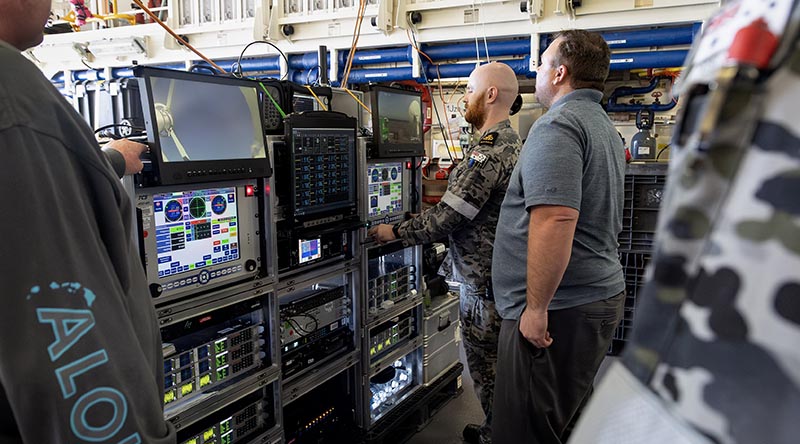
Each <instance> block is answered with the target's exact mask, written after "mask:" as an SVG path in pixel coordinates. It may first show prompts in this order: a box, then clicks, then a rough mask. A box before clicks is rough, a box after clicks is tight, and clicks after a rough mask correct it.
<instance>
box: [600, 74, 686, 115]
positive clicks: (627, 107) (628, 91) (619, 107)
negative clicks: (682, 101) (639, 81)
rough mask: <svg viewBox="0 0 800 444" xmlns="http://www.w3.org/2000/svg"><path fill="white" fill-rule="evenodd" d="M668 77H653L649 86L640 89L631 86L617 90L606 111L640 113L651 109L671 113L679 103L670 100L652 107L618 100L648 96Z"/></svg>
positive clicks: (613, 93)
mask: <svg viewBox="0 0 800 444" xmlns="http://www.w3.org/2000/svg"><path fill="white" fill-rule="evenodd" d="M666 78H668V77H665V76H657V77H653V79H652V80H650V84H649V85H647V86H642V87H639V88H633V87H630V86H620V87H619V88H617V89H615V90H614V91H613V92H612V93H611V95H610V96H609V97H608V103H607V104H606V107H605V108H606V111H608V112H635V111H640V110H642V109H649V110H653V111H654V112H660V111H669V110H671V109H672V108H675V105H677V102H675V101H673V100H670V101H669V103H661V104H651V105H631V104H625V103H617V100H618V99H619V98H620V97H625V96H633V95H636V94H647V93H649V92H652V91H653V90H654V89H656V87H657V86H658V83H659V82H660V81H661V80H663V79H666Z"/></svg>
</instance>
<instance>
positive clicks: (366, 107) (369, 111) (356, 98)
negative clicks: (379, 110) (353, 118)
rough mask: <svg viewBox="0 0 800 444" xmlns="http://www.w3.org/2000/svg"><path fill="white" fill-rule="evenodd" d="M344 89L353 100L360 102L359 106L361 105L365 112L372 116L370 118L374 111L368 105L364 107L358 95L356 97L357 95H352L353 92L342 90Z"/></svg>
mask: <svg viewBox="0 0 800 444" xmlns="http://www.w3.org/2000/svg"><path fill="white" fill-rule="evenodd" d="M342 89H344V90H345V91H347V94H350V97H352V98H353V100H355V101H356V102H358V104H359V105H361V107H362V108H364V109H365V110H367V112H368V113H369V115H370V116H371V115H372V111H371V110H370V109H369V107H368V106H367V105H364V102H362V101H360V100H358V97H356V95H355V94H353V93H352V92H351V91H350V90H349V89H347V88H342Z"/></svg>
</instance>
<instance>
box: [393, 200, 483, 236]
mask: <svg viewBox="0 0 800 444" xmlns="http://www.w3.org/2000/svg"><path fill="white" fill-rule="evenodd" d="M466 221H467V219H466V218H465V217H464V216H463V215H462V214H460V213H459V212H458V211H456V210H454V209H453V208H452V207H450V206H449V205H447V204H446V203H444V202H439V203H438V204H436V205H435V206H434V207H432V208H429V209H428V210H427V211H425V212H424V213H422V214H420V215H419V216H417V217H415V218H413V219H409V220H407V221H404V222H401V223H400V224H398V225H397V234H399V235H400V239H402V240H403V242H405V243H407V244H409V245H419V244H424V243H428V242H433V241H435V240H437V239H441V238H443V237H446V236H448V235H450V233H452V232H453V231H454V230H455V229H456V228H457V227H458V226H459V225H461V224H462V223H464V222H466Z"/></svg>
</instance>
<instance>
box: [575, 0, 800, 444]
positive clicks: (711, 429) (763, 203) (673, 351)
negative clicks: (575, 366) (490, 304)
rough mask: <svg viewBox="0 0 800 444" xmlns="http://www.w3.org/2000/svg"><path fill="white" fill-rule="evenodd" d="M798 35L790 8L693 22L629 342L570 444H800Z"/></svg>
mask: <svg viewBox="0 0 800 444" xmlns="http://www.w3.org/2000/svg"><path fill="white" fill-rule="evenodd" d="M792 11H793V15H792V18H791V19H789V20H788V21H787V16H788V15H789V13H790V12H792ZM759 18H765V19H766V20H765V21H764V23H769V30H770V32H769V33H767V32H764V30H763V28H762V29H761V30H760V31H757V32H753V31H754V29H758V28H760V27H761V25H760V24H759V23H758V22H757V20H759ZM754 20H755V21H756V22H755V23H754ZM787 22H788V25H787ZM747 25H750V27H749V28H748V29H746V30H744V31H739V28H741V27H742V26H747ZM799 25H800V6H798V3H797V2H796V1H795V2H791V1H774V2H761V1H759V0H751V1H742V2H735V3H734V2H731V3H730V4H729V7H727V8H725V9H723V10H722V11H721V12H720V14H718V15H717V16H716V17H714V18H712V19H711V20H709V21H708V22H707V26H706V33H705V34H704V35H703V37H702V39H700V41H699V42H697V43H696V44H695V49H694V51H693V54H694V57H693V59H692V60H690V61H691V62H692V63H691V65H690V67H689V69H688V70H687V71H685V72H684V74H683V75H682V77H683V78H684V82H685V83H684V85H683V87H682V89H683V91H684V92H683V93H682V94H681V101H686V103H685V104H684V108H683V109H684V112H683V114H682V115H681V116H680V119H679V120H680V122H679V125H678V127H677V128H679V129H680V131H677V132H676V135H675V142H676V143H675V144H673V156H672V161H671V163H672V165H671V170H670V177H669V180H668V187H667V192H666V193H665V198H664V201H663V203H662V209H661V216H660V221H659V230H658V233H657V235H658V244H657V248H656V251H655V254H654V258H653V261H654V263H653V267H652V269H651V270H650V274H651V276H652V279H651V280H650V282H648V284H647V285H646V287H645V291H644V293H642V296H641V300H640V301H638V304H639V305H638V306H637V308H636V310H637V313H636V323H635V325H634V334H633V340H632V342H631V343H630V344H629V345H628V346H627V348H626V354H625V355H624V357H623V360H622V364H616V365H614V366H613V367H612V368H611V369H610V370H609V374H608V375H607V377H606V378H605V379H604V380H603V382H602V383H601V384H600V386H599V387H598V390H597V392H596V393H595V397H594V398H593V400H592V402H591V403H590V406H589V407H588V409H587V410H586V414H585V415H584V417H583V420H582V422H581V423H580V424H579V425H578V427H577V428H576V430H575V433H574V434H573V440H571V441H570V444H627V443H640V442H646V443H653V444H660V443H669V444H748V443H769V444H795V443H797V442H800V427H799V426H798V419H799V418H800V198H798V196H799V195H800V122H798V120H797V111H798V109H800V106H798V103H799V102H800V35H799V34H798V32H797V29H798V26H799ZM784 30H786V32H792V33H793V34H794V35H783V36H782V38H780V44H779V45H778V46H777V48H775V47H773V46H771V45H770V42H771V41H772V42H774V41H775V38H774V37H772V36H770V35H769V34H770V33H771V34H774V35H776V36H778V37H781V33H783V32H784ZM725 36H728V37H729V38H728V39H725V38H724V37H725ZM733 36H736V41H738V43H739V44H738V45H735V46H736V47H735V48H734V45H731V48H732V49H733V50H732V51H730V52H729V51H728V49H727V46H724V45H725V43H728V44H730V42H731V39H732V38H733ZM726 40H727V42H726ZM715 44H716V45H715ZM720 47H721V48H720ZM703 48H705V49H710V51H703ZM717 48H719V49H721V50H720V51H719V52H718V53H717V54H718V56H719V57H716V55H717V54H715V52H716V51H717ZM736 62H739V64H738V66H737V63H736ZM775 67H778V69H777V71H774V72H773V70H774V69H775ZM709 83H714V85H715V86H714V88H712V89H711V90H710V91H709V90H708V89H706V88H700V87H699V86H702V85H707V84H709Z"/></svg>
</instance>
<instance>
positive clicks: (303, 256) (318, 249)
mask: <svg viewBox="0 0 800 444" xmlns="http://www.w3.org/2000/svg"><path fill="white" fill-rule="evenodd" d="M297 250H298V251H297V253H298V254H297V257H298V262H299V263H301V264H305V263H306V262H311V261H314V260H317V259H319V258H321V257H322V240H321V239H310V240H300V241H298V247H297Z"/></svg>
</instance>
